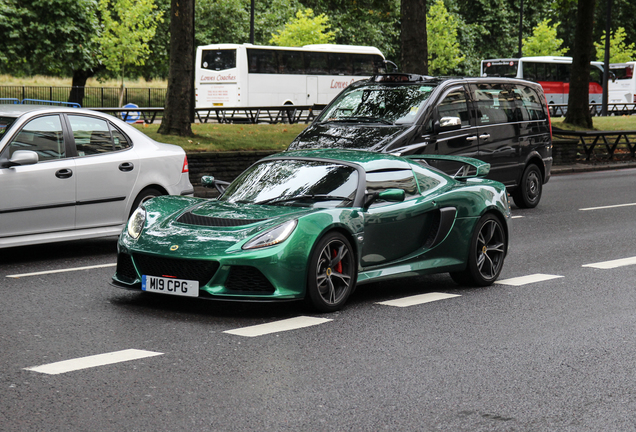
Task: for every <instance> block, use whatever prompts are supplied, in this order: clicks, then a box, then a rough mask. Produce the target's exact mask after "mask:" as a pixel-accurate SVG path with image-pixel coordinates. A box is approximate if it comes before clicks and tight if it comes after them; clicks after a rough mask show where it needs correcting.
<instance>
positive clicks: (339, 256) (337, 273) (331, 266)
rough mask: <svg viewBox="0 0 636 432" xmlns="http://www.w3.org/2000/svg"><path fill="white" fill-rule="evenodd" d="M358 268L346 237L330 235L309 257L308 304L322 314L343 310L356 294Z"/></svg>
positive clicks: (306, 300)
mask: <svg viewBox="0 0 636 432" xmlns="http://www.w3.org/2000/svg"><path fill="white" fill-rule="evenodd" d="M357 277H358V266H357V263H356V259H355V255H354V253H353V249H352V248H351V244H350V243H349V241H348V240H347V238H346V237H345V236H344V235H342V234H340V233H338V232H335V231H334V232H330V233H327V234H326V235H325V236H323V237H322V238H321V239H320V240H319V241H318V242H317V243H316V246H315V247H314V250H313V252H312V253H311V257H310V258H309V274H308V275H307V293H306V294H305V302H306V303H307V304H308V306H310V307H311V308H312V309H314V310H317V311H319V312H334V311H337V310H339V309H340V308H342V306H343V305H344V304H345V302H346V301H347V299H348V298H349V295H350V294H351V293H352V292H353V290H354V288H355V284H356V281H357Z"/></svg>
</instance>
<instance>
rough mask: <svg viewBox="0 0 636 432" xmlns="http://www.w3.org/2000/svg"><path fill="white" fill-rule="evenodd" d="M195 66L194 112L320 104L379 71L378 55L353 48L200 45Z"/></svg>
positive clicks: (381, 58) (382, 67)
mask: <svg viewBox="0 0 636 432" xmlns="http://www.w3.org/2000/svg"><path fill="white" fill-rule="evenodd" d="M195 61H196V64H195V73H196V78H195V95H196V96H195V100H196V105H195V106H196V108H212V107H248V106H253V107H260V106H282V105H313V104H326V103H329V102H330V101H331V100H332V99H333V98H334V97H335V96H336V95H337V94H338V93H340V91H342V89H344V88H345V87H347V86H348V85H349V84H351V83H352V82H354V81H357V80H360V79H364V78H368V77H370V76H372V75H374V74H377V73H384V71H385V63H384V56H383V55H382V53H381V52H380V50H378V49H377V48H374V47H364V46H353V45H331V44H325V45H305V46H303V47H298V48H291V47H274V46H258V45H252V44H243V45H238V44H218V45H205V46H199V47H197V55H196V60H195Z"/></svg>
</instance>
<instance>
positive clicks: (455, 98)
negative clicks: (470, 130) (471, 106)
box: [437, 90, 470, 126]
mask: <svg viewBox="0 0 636 432" xmlns="http://www.w3.org/2000/svg"><path fill="white" fill-rule="evenodd" d="M437 112H438V114H439V118H440V119H441V118H442V117H458V118H460V119H461V121H462V126H468V125H469V124H470V117H469V116H468V104H467V103H466V92H465V91H464V90H453V91H451V92H450V93H448V94H447V95H446V96H445V97H444V99H442V101H441V102H440V104H439V106H438V108H437Z"/></svg>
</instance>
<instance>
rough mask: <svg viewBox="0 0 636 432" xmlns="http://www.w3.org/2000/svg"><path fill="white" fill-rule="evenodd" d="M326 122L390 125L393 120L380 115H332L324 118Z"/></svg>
mask: <svg viewBox="0 0 636 432" xmlns="http://www.w3.org/2000/svg"><path fill="white" fill-rule="evenodd" d="M326 121H327V122H334V123H335V122H343V123H351V122H353V123H356V122H360V123H382V124H387V125H392V124H393V122H392V121H390V120H387V119H383V118H381V117H333V118H329V119H327V120H326Z"/></svg>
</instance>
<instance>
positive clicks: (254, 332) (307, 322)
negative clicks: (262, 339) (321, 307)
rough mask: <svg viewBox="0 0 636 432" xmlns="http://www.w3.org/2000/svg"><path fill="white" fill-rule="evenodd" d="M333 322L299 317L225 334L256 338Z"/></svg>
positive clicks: (228, 331) (325, 319) (324, 319)
mask: <svg viewBox="0 0 636 432" xmlns="http://www.w3.org/2000/svg"><path fill="white" fill-rule="evenodd" d="M329 321H333V320H331V319H327V318H314V317H308V316H299V317H296V318H289V319H284V320H280V321H274V322H271V323H267V324H259V325H255V326H250V327H242V328H238V329H234V330H226V331H224V332H223V333H229V334H233V335H237V336H246V337H255V336H263V335H266V334H270V333H278V332H284V331H288V330H296V329H300V328H303V327H311V326H315V325H319V324H324V323H326V322H329Z"/></svg>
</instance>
